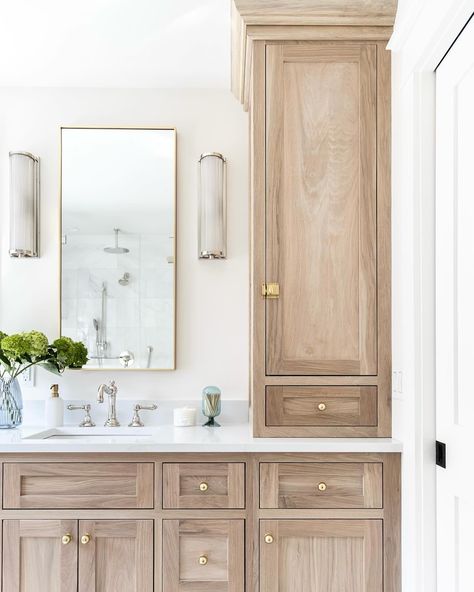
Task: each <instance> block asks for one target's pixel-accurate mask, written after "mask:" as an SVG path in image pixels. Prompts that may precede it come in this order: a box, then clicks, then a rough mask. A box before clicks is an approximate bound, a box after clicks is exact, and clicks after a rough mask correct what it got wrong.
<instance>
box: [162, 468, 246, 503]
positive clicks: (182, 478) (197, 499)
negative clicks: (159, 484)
mask: <svg viewBox="0 0 474 592" xmlns="http://www.w3.org/2000/svg"><path fill="white" fill-rule="evenodd" d="M163 507H164V508H169V509H171V508H183V509H184V508H208V509H218V508H244V507H245V465H244V464H243V463H165V464H164V465H163Z"/></svg>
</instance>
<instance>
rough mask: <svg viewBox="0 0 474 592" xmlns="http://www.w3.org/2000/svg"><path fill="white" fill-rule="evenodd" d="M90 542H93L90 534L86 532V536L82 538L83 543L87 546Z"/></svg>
mask: <svg viewBox="0 0 474 592" xmlns="http://www.w3.org/2000/svg"><path fill="white" fill-rule="evenodd" d="M90 540H91V535H90V534H89V533H88V532H86V534H83V535H82V536H81V543H82V544H83V545H87V543H89V542H90Z"/></svg>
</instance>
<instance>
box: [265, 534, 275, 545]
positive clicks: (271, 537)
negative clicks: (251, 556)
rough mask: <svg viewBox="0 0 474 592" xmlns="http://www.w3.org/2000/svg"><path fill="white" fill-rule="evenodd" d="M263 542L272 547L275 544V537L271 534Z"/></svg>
mask: <svg viewBox="0 0 474 592" xmlns="http://www.w3.org/2000/svg"><path fill="white" fill-rule="evenodd" d="M263 540H264V541H265V542H266V543H267V545H271V544H272V543H273V536H272V535H271V534H266V535H265V538H264V539H263Z"/></svg>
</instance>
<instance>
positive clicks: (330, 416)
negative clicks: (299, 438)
mask: <svg viewBox="0 0 474 592" xmlns="http://www.w3.org/2000/svg"><path fill="white" fill-rule="evenodd" d="M265 412H266V425H267V426H290V427H296V426H313V427H314V426H320V427H327V426H337V427H343V426H359V427H362V426H376V425H377V387H376V386H267V387H266V388H265Z"/></svg>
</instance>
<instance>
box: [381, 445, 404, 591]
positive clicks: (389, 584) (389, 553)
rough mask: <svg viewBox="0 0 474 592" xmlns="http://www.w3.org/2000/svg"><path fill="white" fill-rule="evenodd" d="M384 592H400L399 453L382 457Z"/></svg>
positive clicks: (400, 497)
mask: <svg viewBox="0 0 474 592" xmlns="http://www.w3.org/2000/svg"><path fill="white" fill-rule="evenodd" d="M383 496H384V508H385V511H384V546H383V549H384V558H383V561H384V582H385V588H384V592H400V590H401V588H402V573H401V561H402V558H401V547H402V541H401V499H402V491H401V455H400V454H387V455H385V457H384V492H383Z"/></svg>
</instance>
